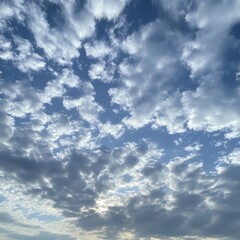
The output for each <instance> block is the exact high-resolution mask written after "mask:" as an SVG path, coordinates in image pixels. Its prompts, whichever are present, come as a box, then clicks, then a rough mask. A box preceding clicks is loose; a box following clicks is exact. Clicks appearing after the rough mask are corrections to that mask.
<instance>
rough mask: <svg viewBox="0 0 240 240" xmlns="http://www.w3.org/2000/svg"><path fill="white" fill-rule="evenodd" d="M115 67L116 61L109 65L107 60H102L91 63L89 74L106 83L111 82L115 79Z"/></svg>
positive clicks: (93, 78) (94, 78)
mask: <svg viewBox="0 0 240 240" xmlns="http://www.w3.org/2000/svg"><path fill="white" fill-rule="evenodd" d="M115 68H116V66H115V64H114V63H110V64H108V65H107V64H106V62H105V61H101V62H97V63H94V64H91V66H90V69H89V71H88V74H89V77H90V78H91V79H92V80H99V81H102V82H105V83H110V82H112V81H114V71H115Z"/></svg>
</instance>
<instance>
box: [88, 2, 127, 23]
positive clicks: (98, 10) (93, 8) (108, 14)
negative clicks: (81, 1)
mask: <svg viewBox="0 0 240 240" xmlns="http://www.w3.org/2000/svg"><path fill="white" fill-rule="evenodd" d="M127 3H128V0H117V1H112V0H109V1H104V0H99V1H94V0H89V1H88V3H87V8H88V10H89V11H90V12H91V13H92V14H93V15H94V17H95V18H97V19H101V18H107V19H108V20H113V19H115V18H117V17H118V16H119V14H120V13H121V12H122V11H123V9H124V7H125V5H126V4H127Z"/></svg>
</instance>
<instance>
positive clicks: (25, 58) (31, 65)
mask: <svg viewBox="0 0 240 240" xmlns="http://www.w3.org/2000/svg"><path fill="white" fill-rule="evenodd" d="M14 40H15V42H16V43H17V45H18V47H17V50H18V51H19V54H18V55H17V56H16V57H15V61H16V65H17V67H18V68H19V69H20V70H21V71H23V72H27V71H29V70H33V71H39V70H42V69H43V68H44V67H45V65H46V64H45V62H44V60H43V58H42V57H41V56H39V55H38V54H37V53H35V52H34V49H33V47H32V45H31V43H30V42H29V41H28V40H26V39H22V38H15V39H14Z"/></svg>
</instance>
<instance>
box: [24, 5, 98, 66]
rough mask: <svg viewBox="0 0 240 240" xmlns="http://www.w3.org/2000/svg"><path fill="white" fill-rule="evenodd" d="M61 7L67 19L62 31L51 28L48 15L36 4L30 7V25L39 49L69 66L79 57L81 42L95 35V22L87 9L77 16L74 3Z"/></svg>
mask: <svg viewBox="0 0 240 240" xmlns="http://www.w3.org/2000/svg"><path fill="white" fill-rule="evenodd" d="M60 7H61V11H62V12H63V14H64V19H65V23H64V25H63V26H62V29H58V28H51V27H50V26H49V23H48V22H47V19H46V13H45V12H43V11H42V10H41V9H40V7H39V6H37V5H35V4H30V5H29V7H28V15H29V21H28V24H29V27H30V29H31V31H32V32H33V34H34V37H35V40H36V43H37V45H38V47H41V48H43V49H44V51H45V53H46V54H47V56H48V57H49V58H51V59H53V60H55V61H57V62H59V63H60V64H69V63H70V60H71V59H72V58H76V57H79V48H80V47H81V40H82V39H84V38H86V37H89V36H90V35H91V34H92V33H93V31H94V28H95V22H94V19H93V17H92V15H90V14H89V13H88V12H87V11H86V10H85V9H81V10H80V11H79V13H78V14H76V13H75V11H74V8H75V3H74V2H68V3H67V4H61V5H60ZM79 22H81V26H79V24H78V23H79Z"/></svg>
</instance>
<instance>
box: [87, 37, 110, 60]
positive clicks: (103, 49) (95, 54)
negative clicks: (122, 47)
mask: <svg viewBox="0 0 240 240" xmlns="http://www.w3.org/2000/svg"><path fill="white" fill-rule="evenodd" d="M84 48H85V51H86V54H87V56H88V57H92V58H102V57H105V56H107V55H109V54H110V53H111V48H110V47H109V46H108V45H107V43H105V42H103V41H100V42H98V41H95V42H93V43H86V44H85V45H84Z"/></svg>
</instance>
